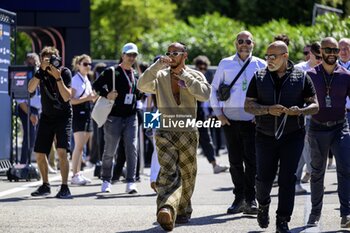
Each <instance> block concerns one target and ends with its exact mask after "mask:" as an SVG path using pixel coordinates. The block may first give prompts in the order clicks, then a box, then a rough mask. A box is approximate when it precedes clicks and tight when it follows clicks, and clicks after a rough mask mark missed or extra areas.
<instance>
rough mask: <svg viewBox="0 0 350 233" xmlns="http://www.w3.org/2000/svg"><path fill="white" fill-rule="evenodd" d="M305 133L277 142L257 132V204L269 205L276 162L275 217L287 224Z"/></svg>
mask: <svg viewBox="0 0 350 233" xmlns="http://www.w3.org/2000/svg"><path fill="white" fill-rule="evenodd" d="M304 136H305V131H304V130H303V129H302V130H298V131H296V132H293V133H290V134H288V135H283V136H282V137H281V138H280V139H279V140H276V139H275V137H271V136H267V135H264V134H262V133H260V132H257V134H256V138H255V142H256V144H255V146H256V168H257V170H256V183H255V184H256V199H257V200H258V202H259V204H260V205H267V204H270V202H271V197H270V193H271V189H272V183H273V180H274V179H275V176H276V172H277V168H278V162H279V164H280V169H279V176H278V186H279V190H278V207H277V211H276V213H277V215H278V216H279V217H284V218H286V219H287V221H288V222H289V220H290V217H291V215H292V213H293V208H294V197H295V180H296V177H295V171H296V170H297V167H298V162H299V159H300V156H301V153H302V150H303V146H304Z"/></svg>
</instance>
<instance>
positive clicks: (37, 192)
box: [30, 184, 51, 197]
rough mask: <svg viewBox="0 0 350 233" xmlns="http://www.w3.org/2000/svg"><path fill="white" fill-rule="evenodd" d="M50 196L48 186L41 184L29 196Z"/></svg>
mask: <svg viewBox="0 0 350 233" xmlns="http://www.w3.org/2000/svg"><path fill="white" fill-rule="evenodd" d="M50 194H51V189H50V185H47V184H43V185H41V186H40V187H39V188H38V189H37V190H35V191H34V192H32V193H31V194H30V195H32V196H33V197H40V196H47V195H50Z"/></svg>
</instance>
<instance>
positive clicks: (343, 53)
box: [338, 38, 350, 123]
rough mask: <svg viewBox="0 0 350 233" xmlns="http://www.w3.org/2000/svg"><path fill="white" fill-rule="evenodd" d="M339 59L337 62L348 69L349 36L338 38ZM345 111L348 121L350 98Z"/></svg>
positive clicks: (349, 55)
mask: <svg viewBox="0 0 350 233" xmlns="http://www.w3.org/2000/svg"><path fill="white" fill-rule="evenodd" d="M339 49H340V52H339V60H338V63H339V65H341V66H342V67H344V68H345V69H347V70H349V71H350V38H342V39H340V40H339ZM346 111H347V117H348V122H349V123H350V99H349V97H348V98H347V100H346Z"/></svg>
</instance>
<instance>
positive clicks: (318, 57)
mask: <svg viewBox="0 0 350 233" xmlns="http://www.w3.org/2000/svg"><path fill="white" fill-rule="evenodd" d="M312 54H313V55H314V56H315V58H316V60H322V59H323V58H322V56H319V55H316V54H314V53H312Z"/></svg>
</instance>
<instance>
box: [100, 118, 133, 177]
mask: <svg viewBox="0 0 350 233" xmlns="http://www.w3.org/2000/svg"><path fill="white" fill-rule="evenodd" d="M121 137H123V143H124V148H125V155H126V162H127V169H126V171H127V172H126V182H135V176H136V164H137V117H136V114H134V115H131V116H129V117H114V116H109V117H108V119H107V121H106V123H105V125H104V139H105V146H104V152H103V157H102V180H103V181H108V182H110V181H111V177H112V166H113V158H114V155H115V154H116V153H117V148H118V144H119V141H120V139H121Z"/></svg>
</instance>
